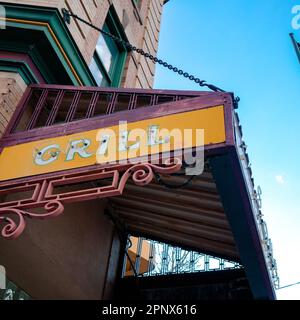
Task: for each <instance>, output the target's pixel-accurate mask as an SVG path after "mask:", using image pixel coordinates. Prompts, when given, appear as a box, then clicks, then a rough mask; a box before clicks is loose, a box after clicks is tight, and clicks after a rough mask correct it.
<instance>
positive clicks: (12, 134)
mask: <svg viewBox="0 0 300 320" xmlns="http://www.w3.org/2000/svg"><path fill="white" fill-rule="evenodd" d="M166 2H167V1H163V0H124V1H123V0H122V1H119V0H87V1H77V0H76V1H75V0H65V1H63V0H51V1H38V0H28V1H6V2H0V5H1V7H0V8H1V9H2V10H1V15H0V21H1V22H2V24H1V29H0V34H1V37H0V94H1V95H0V132H1V140H0V227H1V229H0V230H1V237H0V265H3V266H4V267H5V269H6V275H7V278H8V282H7V283H8V284H9V286H10V289H9V290H10V291H6V292H5V293H4V294H3V297H4V298H6V297H15V296H14V292H17V296H18V297H19V298H28V297H31V298H33V299H120V300H122V299H126V298H136V297H140V298H144V299H155V298H157V297H158V298H170V297H171V298H172V297H173V298H177V299H180V298H184V297H190V298H199V299H211V298H212V299H216V298H217V299H242V298H246V299H275V297H276V296H275V291H274V288H275V286H276V284H278V275H277V269H276V261H275V259H274V257H273V251H272V243H271V241H270V239H269V236H268V233H267V227H266V224H265V221H264V219H263V216H262V212H261V199H260V197H261V192H260V189H259V188H256V187H255V184H254V179H253V177H252V171H251V168H250V163H249V157H248V154H247V151H246V144H245V142H244V141H243V135H242V127H241V125H240V122H239V118H238V115H237V112H236V110H235V109H236V107H237V105H236V101H235V97H234V95H233V94H232V93H228V92H221V91H217V92H207V91H176V90H153V89H152V85H153V78H154V73H155V63H153V62H152V61H150V60H149V59H146V58H145V57H144V56H143V55H139V54H137V53H136V52H135V51H129V50H128V49H127V47H126V46H123V43H124V42H121V41H114V40H112V38H111V37H107V36H103V35H102V34H99V32H97V31H96V30H95V29H93V28H91V27H90V26H88V25H86V24H84V23H82V22H80V21H79V20H78V19H73V18H71V19H70V23H68V22H67V21H65V20H64V19H63V15H62V9H67V10H69V11H70V12H71V13H73V14H76V15H78V16H79V17H81V18H82V19H84V20H85V21H87V22H88V23H91V24H94V25H96V26H97V27H100V28H102V29H103V30H104V31H106V32H109V33H111V34H113V35H115V36H117V37H118V38H120V39H122V40H124V41H128V42H129V43H131V44H132V45H133V46H135V47H137V48H141V49H143V50H144V51H145V52H147V53H149V54H151V55H153V56H156V52H157V47H158V40H159V29H160V22H161V17H162V11H163V5H164V3H166ZM124 121H126V122H127V123H128V127H126V129H124V128H123V129H120V127H121V126H120V122H122V123H123V122H124ZM187 128H189V129H191V130H194V131H192V134H194V135H192V136H191V137H192V138H191V137H190V139H187V140H188V142H187V145H186V146H183V145H182V142H183V140H184V139H183V135H182V136H181V134H183V133H184V130H185V129H187ZM136 129H138V130H141V129H142V131H143V132H144V133H145V134H146V135H145V137H144V138H141V137H140V138H139V139H138V140H135V143H132V140H130V139H129V137H130V133H131V132H136V131H135V130H136ZM159 129H166V130H167V132H169V133H170V132H173V130H174V129H176V130H177V132H178V130H179V132H180V134H179V136H181V138H179V140H176V139H175V138H174V139H173V138H172V136H171V135H170V134H167V133H165V135H164V136H163V137H161V136H160V135H159V134H160V132H159ZM198 129H200V130H204V131H205V135H204V136H202V138H201V139H200V140H199V141H198V140H197V139H196V138H197V136H196V135H195V132H198V131H197V130H198ZM103 130H104V131H103ZM139 132H140V131H139ZM165 132H166V131H165ZM114 134H115V136H114V137H115V138H114V139H115V140H114V139H113V135H114ZM171 138H172V139H171ZM143 139H144V140H143ZM113 141H115V142H116V141H117V143H116V144H117V148H116V150H117V152H116V154H110V153H109V152H110V150H111V149H110V145H111V144H113ZM176 141H177V142H176ZM161 148H166V149H161ZM136 150H138V151H136ZM145 150H146V151H145ZM177 151H180V152H179V153H180V154H179V155H178V152H177ZM136 152H137V153H136ZM143 152H144V153H143ZM191 158H192V159H193V160H194V161H195V162H193V163H190V162H189V161H190V159H191ZM129 160H132V161H129ZM195 163H196V164H195ZM197 165H199V166H198V167H197ZM199 167H201V174H199V173H195V172H196V171H197V170H198V169H199ZM196 169H197V170H196ZM195 170H196V171H195ZM197 172H198V171H197ZM30 218H31V219H30ZM50 218H53V219H50ZM54 218H55V219H54ZM183 263H184V266H182V265H181V264H183ZM211 263H213V264H211ZM160 264H161V268H160V267H159V265H160ZM170 266H171V267H170ZM187 270H188V272H187ZM198 271H199V272H198ZM187 273H188V274H187ZM141 275H143V276H145V277H141ZM146 276H149V277H146ZM153 276H154V277H153ZM0 298H1V296H0Z"/></svg>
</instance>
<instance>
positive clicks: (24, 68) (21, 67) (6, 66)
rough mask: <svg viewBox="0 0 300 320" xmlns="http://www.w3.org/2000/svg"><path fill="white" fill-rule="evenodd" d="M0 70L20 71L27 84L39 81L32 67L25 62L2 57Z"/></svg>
mask: <svg viewBox="0 0 300 320" xmlns="http://www.w3.org/2000/svg"><path fill="white" fill-rule="evenodd" d="M0 71H6V72H14V73H18V74H19V75H20V76H21V77H22V79H23V80H24V82H25V83H26V84H27V85H29V84H31V83H39V81H38V80H37V78H36V77H35V75H34V74H33V73H32V71H31V69H30V67H29V66H28V65H27V64H26V63H25V62H20V61H14V60H5V59H1V60H0Z"/></svg>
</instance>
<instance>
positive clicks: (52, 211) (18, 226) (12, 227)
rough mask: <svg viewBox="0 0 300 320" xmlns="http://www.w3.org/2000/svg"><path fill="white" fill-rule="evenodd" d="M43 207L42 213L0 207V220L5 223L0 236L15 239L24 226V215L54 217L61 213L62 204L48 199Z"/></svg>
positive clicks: (39, 217)
mask: <svg viewBox="0 0 300 320" xmlns="http://www.w3.org/2000/svg"><path fill="white" fill-rule="evenodd" d="M44 209H45V210H46V213H42V214H36V213H31V212H28V211H25V210H21V209H16V208H3V209H0V222H1V221H2V222H4V224H5V225H4V227H3V228H2V231H1V235H2V237H4V238H6V239H16V238H17V237H19V235H20V234H21V233H22V232H23V231H24V229H25V227H26V221H25V218H24V217H29V218H37V219H46V218H54V217H57V216H58V215H60V214H62V213H63V211H64V206H63V205H62V203H61V202H59V201H50V202H48V203H46V205H45V206H44ZM7 215H9V216H12V217H14V219H12V218H10V217H8V216H7ZM17 219H18V220H17ZM16 220H17V221H16Z"/></svg>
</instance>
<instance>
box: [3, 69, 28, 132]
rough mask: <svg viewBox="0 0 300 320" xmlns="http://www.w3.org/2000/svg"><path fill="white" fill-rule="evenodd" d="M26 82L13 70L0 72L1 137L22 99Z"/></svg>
mask: <svg viewBox="0 0 300 320" xmlns="http://www.w3.org/2000/svg"><path fill="white" fill-rule="evenodd" d="M25 89H26V84H25V83H24V81H23V79H22V78H21V76H20V75H19V74H17V73H12V72H0V137H1V136H2V135H3V133H4V130H5V128H6V126H7V124H8V122H9V120H10V119H11V117H12V114H13V113H14V111H15V109H16V106H17V104H18V102H19V101H20V99H21V97H22V95H23V93H24V91H25Z"/></svg>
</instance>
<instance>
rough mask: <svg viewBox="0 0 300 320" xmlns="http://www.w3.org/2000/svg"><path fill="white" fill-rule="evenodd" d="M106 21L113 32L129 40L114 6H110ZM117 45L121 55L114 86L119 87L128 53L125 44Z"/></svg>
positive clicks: (115, 72) (115, 73)
mask: <svg viewBox="0 0 300 320" xmlns="http://www.w3.org/2000/svg"><path fill="white" fill-rule="evenodd" d="M105 22H106V23H107V25H108V27H109V28H110V29H112V32H113V34H115V35H116V36H118V37H119V38H121V39H123V40H124V41H128V39H127V37H126V34H125V32H124V29H123V26H122V24H121V22H120V20H119V18H118V15H117V13H116V11H115V9H114V7H113V6H111V7H110V9H109V11H108V15H107V17H106V21H105ZM117 46H118V48H119V50H120V55H119V58H118V63H117V67H116V69H115V71H114V76H113V79H112V87H119V86H120V84H121V81H122V75H123V71H124V67H125V63H126V59H127V54H128V51H127V48H126V47H125V46H124V45H120V44H117Z"/></svg>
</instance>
